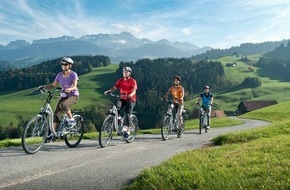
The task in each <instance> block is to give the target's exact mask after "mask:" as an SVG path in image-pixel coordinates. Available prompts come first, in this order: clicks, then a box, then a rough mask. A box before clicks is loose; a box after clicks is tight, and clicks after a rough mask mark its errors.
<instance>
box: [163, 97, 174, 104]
mask: <svg viewBox="0 0 290 190" xmlns="http://www.w3.org/2000/svg"><path fill="white" fill-rule="evenodd" d="M162 101H163V102H169V103H173V102H174V100H168V99H167V98H164V99H163V100H162Z"/></svg>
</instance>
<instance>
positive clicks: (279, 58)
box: [256, 41, 290, 81]
mask: <svg viewBox="0 0 290 190" xmlns="http://www.w3.org/2000/svg"><path fill="white" fill-rule="evenodd" d="M289 52H290V41H288V44H287V46H285V45H284V44H283V43H282V44H281V45H280V46H279V47H277V48H276V49H275V50H274V51H272V52H268V53H267V54H265V55H264V57H262V58H260V59H259V61H258V62H257V63H256V66H257V67H260V68H262V69H265V70H266V71H268V72H270V73H271V76H278V77H279V78H282V79H284V80H286V81H290V75H289V73H290V53H289Z"/></svg>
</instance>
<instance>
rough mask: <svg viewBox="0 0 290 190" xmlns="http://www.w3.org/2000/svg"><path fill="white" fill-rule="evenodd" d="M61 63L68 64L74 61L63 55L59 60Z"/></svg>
mask: <svg viewBox="0 0 290 190" xmlns="http://www.w3.org/2000/svg"><path fill="white" fill-rule="evenodd" d="M60 62H61V63H68V64H74V61H73V60H72V58H70V57H64V58H62V59H61V61H60Z"/></svg>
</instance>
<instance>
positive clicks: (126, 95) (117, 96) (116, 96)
mask: <svg viewBox="0 0 290 190" xmlns="http://www.w3.org/2000/svg"><path fill="white" fill-rule="evenodd" d="M106 94H110V95H111V96H113V97H114V98H121V96H125V97H127V98H129V96H128V94H121V96H120V95H116V94H113V93H112V92H108V93H106Z"/></svg>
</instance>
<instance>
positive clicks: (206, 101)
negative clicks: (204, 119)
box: [196, 86, 213, 130]
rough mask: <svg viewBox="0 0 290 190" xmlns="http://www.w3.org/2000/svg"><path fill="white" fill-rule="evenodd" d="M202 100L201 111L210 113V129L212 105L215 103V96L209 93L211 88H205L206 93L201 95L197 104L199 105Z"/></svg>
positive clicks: (208, 126)
mask: <svg viewBox="0 0 290 190" xmlns="http://www.w3.org/2000/svg"><path fill="white" fill-rule="evenodd" d="M200 99H201V100H202V106H201V109H203V110H204V111H205V112H207V113H208V125H207V127H206V128H207V129H208V130H209V129H210V114H211V105H212V103H213V95H212V93H210V92H209V86H205V87H204V92H203V93H202V94H201V95H200V97H199V99H198V101H197V102H196V103H197V104H199V102H200Z"/></svg>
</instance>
